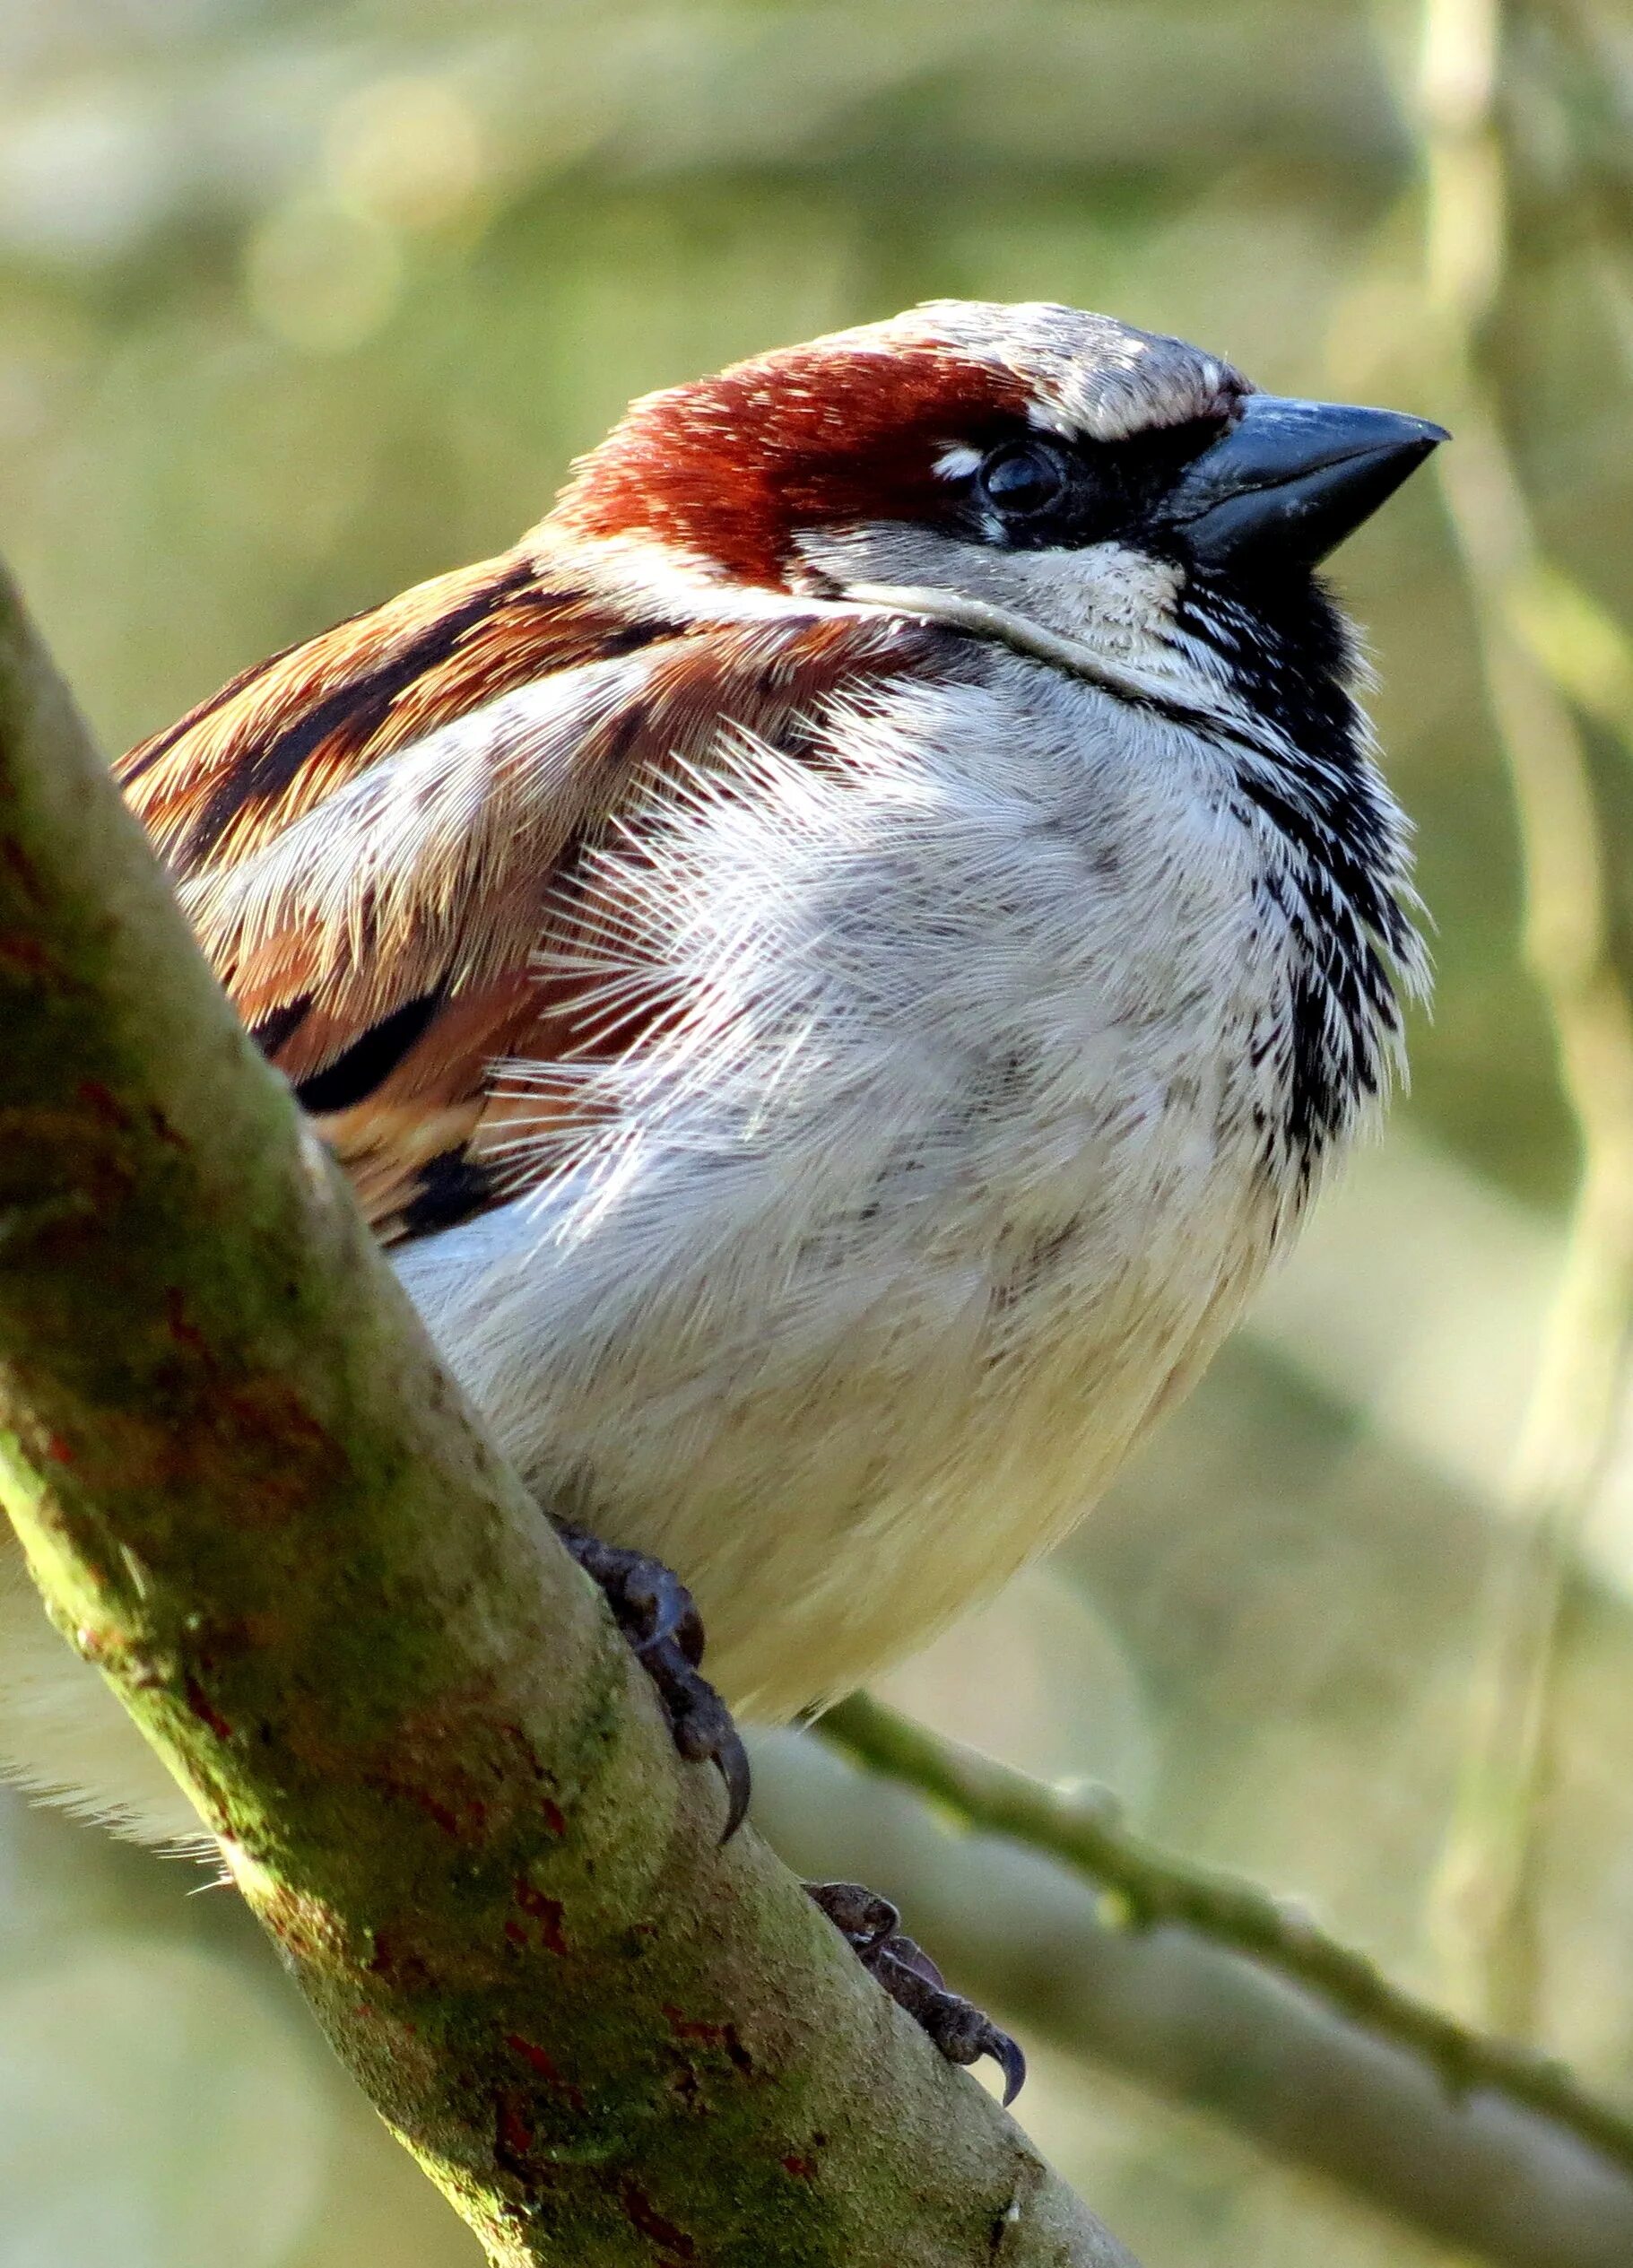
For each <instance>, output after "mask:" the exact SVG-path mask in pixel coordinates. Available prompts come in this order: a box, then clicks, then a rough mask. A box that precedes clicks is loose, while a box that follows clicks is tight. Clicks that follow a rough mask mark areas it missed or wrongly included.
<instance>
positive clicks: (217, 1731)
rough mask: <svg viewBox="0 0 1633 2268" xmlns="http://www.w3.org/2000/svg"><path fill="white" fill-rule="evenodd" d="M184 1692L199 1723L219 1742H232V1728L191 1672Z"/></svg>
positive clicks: (188, 1674) (188, 1705)
mask: <svg viewBox="0 0 1633 2268" xmlns="http://www.w3.org/2000/svg"><path fill="white" fill-rule="evenodd" d="M182 1690H183V1692H184V1693H185V1694H186V1696H187V1707H188V1708H190V1709H191V1710H192V1712H193V1714H194V1716H195V1717H196V1718H197V1719H198V1721H199V1723H200V1724H201V1725H208V1726H209V1728H210V1730H211V1731H212V1732H213V1734H214V1735H215V1737H216V1739H217V1740H218V1741H230V1739H231V1738H232V1726H231V1725H230V1724H229V1722H228V1720H227V1719H226V1718H225V1717H224V1716H222V1715H221V1711H220V1709H218V1708H216V1706H215V1704H214V1702H213V1700H212V1699H210V1696H209V1695H208V1694H207V1693H206V1692H205V1690H204V1687H203V1686H202V1685H201V1684H200V1683H199V1681H198V1680H197V1679H196V1678H195V1676H194V1675H193V1673H192V1672H191V1671H189V1672H188V1673H187V1683H186V1684H185V1685H184V1686H183V1688H182Z"/></svg>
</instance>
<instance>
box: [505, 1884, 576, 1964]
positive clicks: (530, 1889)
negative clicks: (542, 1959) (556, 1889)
mask: <svg viewBox="0 0 1633 2268" xmlns="http://www.w3.org/2000/svg"><path fill="white" fill-rule="evenodd" d="M512 1896H513V1897H514V1898H515V1900H516V1903H517V1905H518V1906H519V1907H521V1909H522V1911H523V1913H524V1914H526V1915H529V1916H531V1917H532V1918H533V1920H534V1921H535V1922H537V1924H538V1925H539V1928H538V1937H539V1942H540V1943H541V1944H542V1945H543V1948H544V1950H545V1951H546V1952H547V1953H554V1954H555V1955H556V1956H557V1957H558V1958H559V1959H560V1960H565V1959H566V1958H567V1953H568V1950H569V1949H568V1943H567V1939H566V1937H565V1935H564V1934H563V1933H562V1929H561V1913H562V1907H561V1901H560V1899H559V1898H546V1896H545V1895H544V1892H543V1890H534V1886H533V1884H532V1883H531V1882H530V1881H527V1880H526V1877H525V1876H518V1877H517V1884H516V1889H515V1890H514V1891H513V1892H512ZM510 1927H511V1925H510V1924H508V1923H507V1924H506V1927H505V1933H506V1935H507V1936H508V1935H509V1933H510Z"/></svg>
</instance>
